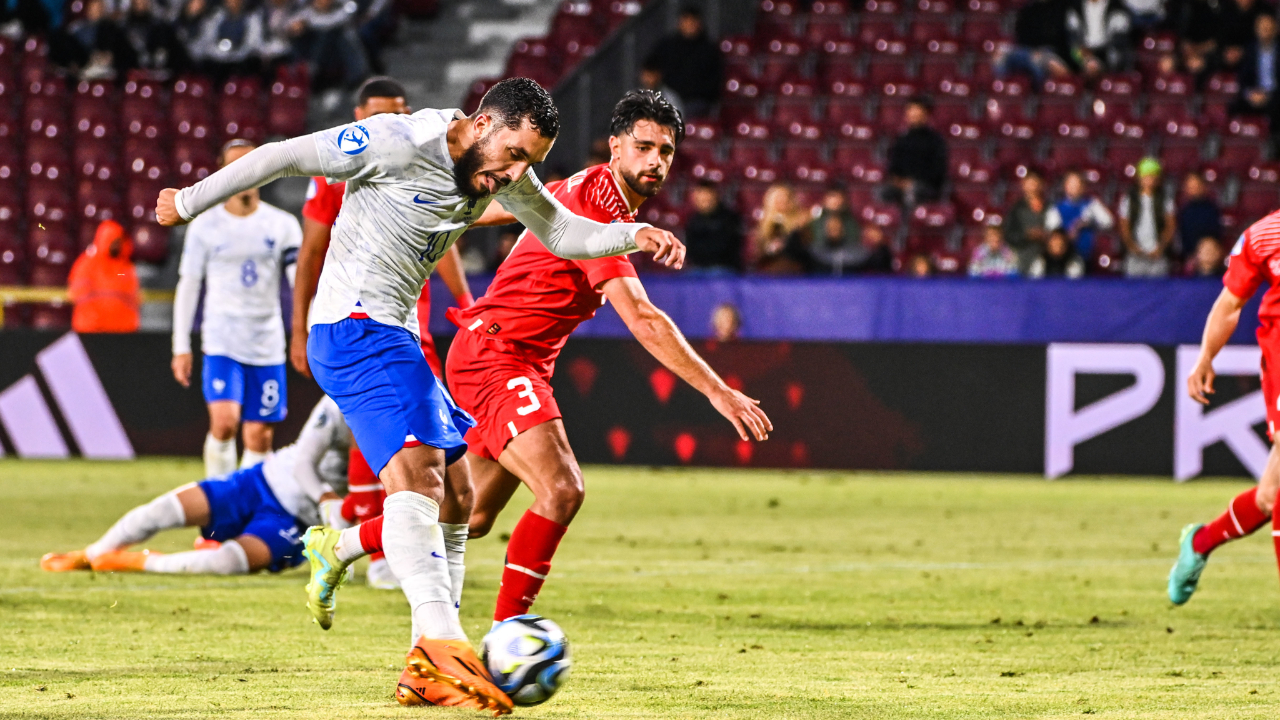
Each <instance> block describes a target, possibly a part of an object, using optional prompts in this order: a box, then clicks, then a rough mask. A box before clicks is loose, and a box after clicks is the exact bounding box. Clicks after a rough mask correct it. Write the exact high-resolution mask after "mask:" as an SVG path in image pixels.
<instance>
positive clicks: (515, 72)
mask: <svg viewBox="0 0 1280 720" xmlns="http://www.w3.org/2000/svg"><path fill="white" fill-rule="evenodd" d="M506 75H507V77H516V76H522V77H527V78H531V79H532V80H534V81H535V82H537V83H538V84H539V85H542V86H543V87H552V86H553V85H555V81H556V79H557V78H558V77H559V76H560V63H559V60H558V59H557V58H556V57H555V54H554V53H553V51H552V49H551V48H550V46H549V45H548V44H547V43H546V42H544V41H543V40H542V39H541V38H526V39H524V40H519V41H517V42H516V44H515V45H513V46H512V48H511V56H510V57H508V58H507V70H506Z"/></svg>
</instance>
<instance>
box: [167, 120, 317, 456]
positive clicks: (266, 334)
mask: <svg viewBox="0 0 1280 720" xmlns="http://www.w3.org/2000/svg"><path fill="white" fill-rule="evenodd" d="M253 149H254V144H253V143H251V142H249V141H247V140H232V141H231V142H229V143H227V145H226V146H225V147H224V148H223V149H222V157H221V162H222V165H223V166H226V165H228V164H230V163H233V162H236V161H238V160H239V159H240V158H242V157H244V156H245V155H247V154H248V153H249V151H251V150H253ZM301 241H302V231H301V228H299V227H298V221H297V220H296V219H295V218H294V217H293V216H292V215H290V214H289V213H287V212H285V211H283V210H281V209H279V208H277V207H274V206H272V205H269V204H267V203H265V202H262V200H261V199H259V197H258V191H257V190H256V189H254V190H246V191H244V192H242V193H238V194H237V195H236V196H235V197H233V198H231V199H230V200H227V202H226V203H225V204H223V205H222V206H220V207H215V208H212V209H211V210H210V211H209V212H207V213H205V214H204V215H203V216H201V217H200V219H199V220H197V221H195V222H193V223H191V227H189V228H187V234H186V239H185V240H184V241H183V247H182V261H181V263H180V265H179V268H178V273H179V277H178V287H177V290H176V292H175V295H174V300H173V376H174V378H175V379H177V381H178V382H179V383H181V384H182V386H183V387H188V386H189V385H190V384H191V366H192V358H191V328H192V326H193V324H194V322H195V315H196V306H197V305H198V304H199V302H200V285H201V283H202V282H203V284H204V286H205V301H204V321H203V323H202V325H201V328H200V339H201V348H200V349H201V351H202V352H203V354H204V364H203V370H202V371H201V377H202V378H203V386H204V399H205V402H206V403H208V405H209V435H208V436H207V437H206V438H205V441H204V474H205V476H206V477H218V476H220V475H226V474H227V473H229V472H231V471H232V470H235V469H236V428H237V426H239V425H240V424H241V420H242V419H243V421H244V457H243V458H242V459H241V461H240V467H242V468H247V467H251V466H253V465H257V464H258V463H260V462H262V459H263V458H264V457H266V454H267V453H268V452H269V451H270V450H271V444H272V440H273V436H274V432H273V428H272V423H278V422H280V421H282V420H284V418H285V413H286V411H287V409H288V406H289V401H288V396H287V394H286V389H285V377H284V360H285V357H284V356H285V342H284V322H283V321H282V320H281V318H280V275H281V273H282V272H283V273H284V274H285V275H286V277H287V278H288V280H289V282H290V283H292V282H293V279H294V258H295V257H296V256H297V253H298V244H299V243H300V242H301Z"/></svg>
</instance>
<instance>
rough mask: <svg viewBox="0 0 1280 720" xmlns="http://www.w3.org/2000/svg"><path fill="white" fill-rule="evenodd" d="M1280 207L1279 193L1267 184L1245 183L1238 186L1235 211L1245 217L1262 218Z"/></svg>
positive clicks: (1274, 187)
mask: <svg viewBox="0 0 1280 720" xmlns="http://www.w3.org/2000/svg"><path fill="white" fill-rule="evenodd" d="M1277 207H1280V191H1278V190H1277V189H1276V185H1275V184H1273V183H1267V182H1245V183H1242V184H1241V185H1240V190H1239V192H1238V194H1237V198H1236V204H1235V208H1234V209H1235V210H1236V212H1237V213H1239V214H1240V215H1242V216H1245V217H1262V216H1263V215H1266V214H1268V213H1271V212H1274V211H1275V209H1276V208H1277Z"/></svg>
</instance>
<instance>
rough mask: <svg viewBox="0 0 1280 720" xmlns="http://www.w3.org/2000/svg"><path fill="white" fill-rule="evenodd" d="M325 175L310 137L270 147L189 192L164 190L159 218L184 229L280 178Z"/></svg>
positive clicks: (163, 223)
mask: <svg viewBox="0 0 1280 720" xmlns="http://www.w3.org/2000/svg"><path fill="white" fill-rule="evenodd" d="M324 174H325V172H324V168H323V167H322V166H321V164H320V152H319V150H318V149H317V147H316V141H315V138H313V137H312V136H311V135H304V136H302V137H296V138H294V139H292V140H284V141H282V142H274V143H267V144H266V145H263V146H262V147H259V148H256V149H254V150H252V151H251V152H249V153H248V154H247V155H245V156H244V157H242V158H240V159H239V160H237V161H235V162H233V163H231V164H230V165H227V166H226V167H224V168H222V169H221V170H219V171H217V172H215V173H214V174H212V175H210V176H209V177H207V178H205V179H204V180H201V181H200V182H198V183H196V184H195V185H192V186H191V187H189V188H184V189H183V190H176V189H174V188H167V189H165V190H161V191H160V197H159V198H158V199H157V200H156V218H157V220H159V222H160V224H161V225H165V226H170V227H171V226H174V225H185V224H186V223H189V222H191V221H192V220H193V219H195V217H196V216H197V215H199V214H200V213H202V212H204V211H205V210H208V209H209V208H211V207H213V206H215V205H220V204H222V203H224V202H226V201H227V199H228V198H230V197H231V196H232V195H235V194H236V193H241V192H244V191H245V190H252V189H253V188H256V187H260V186H262V185H266V184H267V183H269V182H271V181H272V180H275V179H277V178H282V177H291V176H309V175H324Z"/></svg>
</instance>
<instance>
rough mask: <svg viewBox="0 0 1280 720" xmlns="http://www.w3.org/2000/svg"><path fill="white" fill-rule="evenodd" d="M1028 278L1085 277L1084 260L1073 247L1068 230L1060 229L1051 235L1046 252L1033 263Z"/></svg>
mask: <svg viewBox="0 0 1280 720" xmlns="http://www.w3.org/2000/svg"><path fill="white" fill-rule="evenodd" d="M1027 277H1033V278H1046V277H1064V278H1069V279H1071V280H1076V279H1079V278H1082V277H1084V258H1081V257H1080V254H1079V253H1077V252H1076V251H1075V249H1074V248H1072V247H1071V240H1070V239H1069V238H1068V237H1067V231H1066V230H1064V229H1062V228H1058V229H1057V230H1054V231H1053V232H1051V233H1049V239H1048V240H1046V241H1045V243H1044V251H1043V252H1041V253H1040V256H1039V257H1037V258H1036V259H1035V261H1033V262H1032V263H1031V268H1030V269H1029V270H1028V271H1027Z"/></svg>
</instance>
